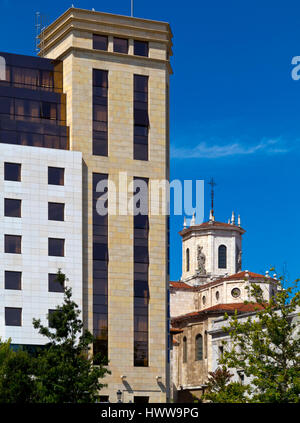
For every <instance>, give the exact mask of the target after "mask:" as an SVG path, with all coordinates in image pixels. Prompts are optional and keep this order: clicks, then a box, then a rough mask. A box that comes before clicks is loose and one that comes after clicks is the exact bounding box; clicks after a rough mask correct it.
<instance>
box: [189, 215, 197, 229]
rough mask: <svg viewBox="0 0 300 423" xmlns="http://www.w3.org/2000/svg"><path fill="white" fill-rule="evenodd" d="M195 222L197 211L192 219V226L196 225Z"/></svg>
mask: <svg viewBox="0 0 300 423" xmlns="http://www.w3.org/2000/svg"><path fill="white" fill-rule="evenodd" d="M195 222H196V219H195V212H194V213H193V217H192V220H191V225H190V226H194V225H195Z"/></svg>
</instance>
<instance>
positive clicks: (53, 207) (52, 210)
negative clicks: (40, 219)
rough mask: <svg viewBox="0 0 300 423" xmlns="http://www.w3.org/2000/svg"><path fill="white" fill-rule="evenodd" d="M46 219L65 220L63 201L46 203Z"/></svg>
mask: <svg viewBox="0 0 300 423" xmlns="http://www.w3.org/2000/svg"><path fill="white" fill-rule="evenodd" d="M48 220H59V221H61V222H63V221H64V220H65V205H64V204H63V203H48Z"/></svg>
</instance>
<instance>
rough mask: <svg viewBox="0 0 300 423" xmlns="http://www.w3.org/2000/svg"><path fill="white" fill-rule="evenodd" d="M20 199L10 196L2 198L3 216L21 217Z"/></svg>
mask: <svg viewBox="0 0 300 423" xmlns="http://www.w3.org/2000/svg"><path fill="white" fill-rule="evenodd" d="M21 203H22V201H21V200H15V199H12V198H5V199H4V216H7V217H21Z"/></svg>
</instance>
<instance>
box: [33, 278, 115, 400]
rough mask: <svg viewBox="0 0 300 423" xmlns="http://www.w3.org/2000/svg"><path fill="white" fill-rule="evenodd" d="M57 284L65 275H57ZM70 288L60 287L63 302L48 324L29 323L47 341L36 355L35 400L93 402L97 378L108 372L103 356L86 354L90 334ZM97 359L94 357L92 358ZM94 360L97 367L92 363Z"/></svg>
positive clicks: (95, 398) (96, 390) (90, 340)
mask: <svg viewBox="0 0 300 423" xmlns="http://www.w3.org/2000/svg"><path fill="white" fill-rule="evenodd" d="M57 278H58V280H59V281H60V282H61V283H64V281H65V275H63V274H62V273H61V272H60V271H59V272H58V275H57ZM79 315H80V311H79V309H78V306H77V304H76V303H75V302H74V301H73V300H72V290H71V288H67V287H66V288H65V289H64V303H63V305H62V306H58V307H57V308H56V310H55V311H54V312H53V313H51V314H50V315H49V316H48V320H49V327H46V326H43V325H42V324H41V321H40V320H36V319H34V321H33V325H34V327H35V328H36V329H38V330H39V333H40V334H41V335H43V336H45V337H47V338H48V340H49V342H48V344H46V347H45V349H44V350H43V352H42V353H41V354H40V355H39V357H38V363H37V372H36V376H37V386H38V401H40V402H59V403H86V402H96V400H97V399H98V398H99V391H100V389H101V388H103V387H104V386H106V385H104V384H103V383H101V382H100V380H101V379H102V378H103V377H104V376H105V375H106V374H107V373H110V372H109V371H108V369H107V368H106V365H107V364H108V363H107V358H106V357H102V356H99V355H98V356H97V357H91V356H90V354H89V350H90V345H91V344H92V342H93V340H94V338H93V335H92V334H91V333H90V332H89V331H87V330H84V328H83V323H82V321H81V320H80V318H79ZM96 359H97V360H96ZM94 360H95V361H97V366H96V365H94V364H93V363H94Z"/></svg>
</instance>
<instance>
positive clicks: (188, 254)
mask: <svg viewBox="0 0 300 423" xmlns="http://www.w3.org/2000/svg"><path fill="white" fill-rule="evenodd" d="M185 253H186V257H185V259H186V271H187V272H189V271H190V249H189V248H187V249H186V252H185Z"/></svg>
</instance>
